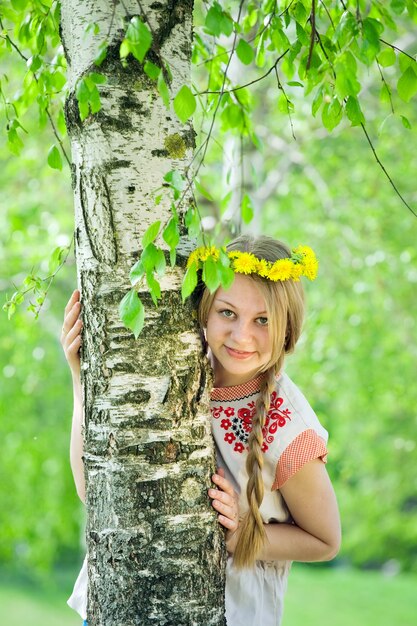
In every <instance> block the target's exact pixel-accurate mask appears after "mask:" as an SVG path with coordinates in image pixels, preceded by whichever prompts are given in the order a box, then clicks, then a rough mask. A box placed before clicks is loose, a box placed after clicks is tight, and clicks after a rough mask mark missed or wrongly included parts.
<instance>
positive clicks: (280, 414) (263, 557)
mask: <svg viewBox="0 0 417 626" xmlns="http://www.w3.org/2000/svg"><path fill="white" fill-rule="evenodd" d="M227 253H228V256H229V258H230V262H231V267H232V269H233V270H234V272H235V278H234V282H233V284H232V285H231V287H230V288H229V289H227V290H225V289H223V288H219V289H217V291H216V292H215V293H214V294H210V292H209V291H208V290H207V289H204V288H203V289H202V290H201V292H200V293H201V297H200V298H199V302H198V315H199V321H200V324H201V327H202V329H203V331H204V335H205V340H206V344H207V355H208V358H209V361H210V364H211V366H212V369H213V373H214V385H215V386H214V388H213V389H212V390H211V413H212V418H211V421H212V430H213V436H214V439H215V443H216V453H217V462H218V466H219V469H218V470H217V473H216V474H215V475H214V476H213V483H214V484H215V487H216V488H215V489H210V490H209V496H210V498H212V505H213V507H214V509H215V510H216V511H217V512H218V520H219V523H220V524H222V525H223V526H224V527H225V528H226V529H227V534H226V546H227V550H228V561H227V569H226V621H227V624H228V626H260V625H261V624H262V626H278V625H279V624H280V622H281V617H282V611H283V597H284V594H285V589H286V582H287V577H288V573H289V569H290V565H291V561H294V560H296V561H326V560H330V559H332V558H333V557H334V556H335V555H336V554H337V552H338V550H339V545H340V534H341V533H340V520H339V513H338V508H337V503H336V498H335V494H334V491H333V488H332V485H331V482H330V479H329V476H328V474H327V472H326V468H325V461H326V458H327V449H326V443H327V432H326V431H325V429H324V428H323V427H322V426H321V424H320V422H319V420H318V418H317V416H316V415H315V413H314V411H313V410H312V408H311V407H310V405H309V404H308V402H307V400H306V399H305V397H304V396H303V395H302V393H301V392H300V390H299V389H298V388H297V387H296V385H295V384H294V383H293V382H292V381H291V380H290V378H289V377H288V376H287V375H286V373H285V372H284V371H283V365H284V357H285V355H286V354H288V353H290V352H292V351H293V349H294V347H295V344H296V342H297V340H298V338H299V336H300V332H301V326H302V320H303V312H304V298H303V290H302V284H301V281H300V278H301V277H302V276H306V277H308V278H310V279H313V278H314V277H315V274H316V272H317V261H316V259H315V256H314V253H313V252H312V251H311V249H310V248H307V247H299V248H296V249H295V250H293V251H290V250H289V249H288V248H287V247H286V246H285V245H284V244H282V243H281V242H278V241H276V240H274V239H271V238H269V237H259V238H257V239H254V238H252V237H245V236H244V237H240V238H238V239H236V240H234V241H233V242H232V243H230V244H229V245H228V246H227ZM218 254H219V252H218V251H217V250H216V249H214V248H210V249H208V248H203V249H198V250H196V251H195V252H194V253H192V255H191V256H190V259H189V265H191V264H193V263H194V264H195V266H196V268H197V269H199V268H200V267H201V264H202V261H204V260H205V259H206V258H207V256H209V255H212V256H213V257H214V258H217V257H218ZM79 312H80V305H79V293H78V292H77V291H75V292H74V294H73V296H72V298H71V299H70V301H69V303H68V305H67V308H66V310H65V322H64V329H63V336H62V339H61V341H62V345H63V347H64V350H65V354H66V357H67V360H68V363H69V365H70V367H71V370H72V372H73V380H74V400H75V408H74V419H73V435H72V443H71V463H72V468H73V472H74V478H75V482H76V485H77V491H78V493H79V495H80V497H81V499H82V500H83V499H84V475H83V468H82V461H81V462H80V458H81V454H82V441H81V436H80V433H81V406H80V405H79V398H80V397H81V396H80V393H79V391H80V387H79V359H78V350H79V347H80V331H81V326H82V323H81V322H80V321H79V320H78V315H79ZM83 569H84V572H83V570H82V571H81V573H80V577H79V579H78V580H77V583H76V586H75V588H74V593H73V596H71V598H70V600H69V603H70V605H71V606H73V607H74V608H76V610H79V612H80V614H81V615H82V617H83V618H84V619H85V597H86V585H87V580H86V564H84V567H83ZM77 594H78V595H77ZM77 597H78V601H77ZM80 599H81V600H82V601H83V603H84V604H83V607H84V611H81V610H80V607H81V600H80Z"/></svg>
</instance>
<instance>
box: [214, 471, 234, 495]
mask: <svg viewBox="0 0 417 626" xmlns="http://www.w3.org/2000/svg"><path fill="white" fill-rule="evenodd" d="M212 481H213V482H214V484H215V485H217V486H218V487H219V488H220V489H222V491H225V492H226V493H228V494H229V495H231V496H233V495H234V489H233V485H232V483H230V482H229V481H228V480H227V478H224V477H223V476H220V475H219V474H213V476H212Z"/></svg>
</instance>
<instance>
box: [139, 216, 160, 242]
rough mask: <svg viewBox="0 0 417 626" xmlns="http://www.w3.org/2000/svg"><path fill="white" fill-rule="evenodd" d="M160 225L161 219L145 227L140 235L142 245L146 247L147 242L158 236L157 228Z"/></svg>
mask: <svg viewBox="0 0 417 626" xmlns="http://www.w3.org/2000/svg"><path fill="white" fill-rule="evenodd" d="M160 227H161V220H158V221H157V222H154V223H153V224H151V225H150V226H149V228H147V229H146V231H145V233H144V235H143V237H142V247H143V248H146V246H147V245H148V244H150V243H151V242H153V241H155V239H156V238H157V236H158V233H159V229H160Z"/></svg>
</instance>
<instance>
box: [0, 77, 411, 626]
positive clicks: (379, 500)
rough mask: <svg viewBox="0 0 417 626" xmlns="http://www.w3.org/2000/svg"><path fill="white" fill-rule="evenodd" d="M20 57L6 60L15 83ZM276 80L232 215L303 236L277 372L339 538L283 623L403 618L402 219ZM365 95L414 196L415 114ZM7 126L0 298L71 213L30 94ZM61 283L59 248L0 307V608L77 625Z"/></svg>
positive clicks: (407, 455) (357, 160)
mask: <svg viewBox="0 0 417 626" xmlns="http://www.w3.org/2000/svg"><path fill="white" fill-rule="evenodd" d="M20 67H21V66H19V68H20ZM19 68H18V67H17V66H16V70H15V69H14V68H13V77H14V78H13V79H14V80H15V81H16V84H17V83H18V81H19V72H21V69H19ZM10 69H11V68H9V70H10ZM293 91H294V93H293V94H292V95H291V97H292V100H293V101H294V103H295V105H296V111H297V114H296V115H294V118H293V124H294V133H295V135H296V138H297V140H296V141H294V139H293V137H292V131H291V127H290V124H289V120H288V118H287V117H286V116H283V115H282V114H281V113H279V111H278V105H277V93H276V84H275V85H274V84H273V82H272V81H271V82H269V83H265V84H263V85H262V88H260V89H259V91H256V92H254V94H253V98H254V99H255V100H256V101H257V113H256V116H257V119H256V120H255V121H254V124H255V127H256V132H257V134H258V137H259V139H260V141H261V144H262V150H261V151H260V152H258V153H257V154H255V153H253V152H252V151H251V150H252V148H251V147H250V146H249V145H246V144H244V160H243V165H242V168H243V172H244V180H245V191H246V192H247V193H248V194H249V195H250V196H251V198H252V201H253V205H254V208H255V221H254V223H253V224H252V225H250V226H249V230H251V231H252V230H253V231H258V232H264V233H267V234H271V235H273V236H276V237H278V238H280V239H283V240H284V241H286V242H288V243H289V244H290V245H291V246H295V245H297V244H299V243H302V244H306V245H310V246H312V247H313V248H314V250H315V251H316V253H317V255H318V258H319V260H320V273H319V278H318V279H317V280H316V281H315V282H314V283H313V284H311V285H310V284H308V285H307V298H308V315H307V319H306V324H305V331H304V334H303V337H302V339H301V340H300V343H299V346H298V350H297V352H296V354H295V355H294V356H292V357H290V358H289V360H288V365H287V370H288V372H289V374H290V375H291V376H292V378H293V379H294V380H295V382H296V383H297V384H298V385H299V386H300V387H301V389H302V390H303V392H304V393H305V394H306V396H307V397H308V399H309V401H310V403H311V404H312V406H313V407H314V408H315V410H316V412H317V413H318V415H319V417H320V419H321V421H322V423H323V424H324V426H325V427H326V428H327V429H328V431H329V433H330V440H329V463H328V470H329V473H330V475H331V477H332V479H333V482H334V485H335V489H336V492H337V495H338V500H339V504H340V509H341V515H342V522H343V546H342V550H341V552H340V555H339V556H338V558H337V559H336V560H335V561H334V562H332V563H331V564H329V565H328V566H321V565H311V566H306V565H300V564H294V568H293V569H294V571H293V573H292V576H291V577H290V583H289V591H288V598H287V607H286V612H285V624H286V626H304V625H305V624H308V625H309V626H315V624H319V623H320V624H321V626H323V625H324V626H325V625H326V624H329V626H330V624H331V625H332V626H345V625H346V626H350V625H351V624H359V625H360V626H362V625H363V626H373V625H374V624H375V626H376V625H378V626H385V625H387V626H388V624H389V625H390V626H391V625H392V624H393V623H394V624H399V625H401V626H411V624H415V615H416V612H415V609H416V602H415V588H416V583H417V472H416V467H417V449H416V429H417V385H416V384H415V379H416V357H417V342H416V338H417V328H416V314H415V310H416V287H417V251H416V240H417V239H416V232H417V221H416V219H415V218H414V217H413V216H412V215H411V213H410V212H409V211H408V210H407V209H406V207H405V206H404V205H403V204H401V202H400V200H399V198H398V197H397V196H396V195H395V193H394V191H393V189H392V187H391V186H390V185H389V183H388V181H387V180H386V178H385V177H384V176H383V173H382V171H381V169H380V168H379V167H378V166H377V164H376V162H375V160H374V158H373V155H372V152H371V150H370V148H369V146H368V144H367V143H366V140H365V138H364V135H363V133H362V132H361V129H360V128H359V129H358V128H353V129H352V128H348V127H346V126H341V127H339V128H338V129H336V130H335V131H333V133H332V134H331V135H329V134H328V133H327V131H325V130H323V128H322V126H321V123H320V121H317V120H314V119H312V118H311V114H310V109H309V106H310V105H309V104H308V103H306V102H305V100H304V99H303V97H302V96H301V95H298V94H297V88H293ZM375 102H378V99H377V98H376V94H375V93H374V88H372V87H371V86H370V83H369V84H368V85H365V86H364V90H363V94H362V106H363V109H364V111H365V112H366V114H367V119H368V130H369V132H370V134H371V136H372V138H373V141H374V144H375V147H376V148H377V150H378V153H379V156H380V157H381V159H382V161H383V162H384V163H385V165H386V167H387V169H388V170H389V173H390V175H391V177H392V178H393V179H394V180H395V182H396V184H397V186H398V187H399V188H400V190H401V192H402V193H403V194H404V195H405V196H406V198H407V200H408V202H409V203H410V204H412V205H413V206H414V207H416V206H417V192H416V186H415V171H416V166H417V162H416V161H417V156H416V151H415V145H416V136H415V130H414V127H415V124H416V122H417V120H416V114H415V111H413V110H412V109H411V107H410V110H409V111H407V117H408V119H409V120H410V122H411V123H412V129H411V130H406V129H405V128H404V127H403V126H402V124H401V122H400V120H399V117H398V116H396V115H392V114H391V113H390V111H389V110H388V107H387V106H386V105H385V106H386V109H385V110H384V104H383V103H382V104H380V105H375ZM265 120H267V121H268V125H267V126H266V125H265V123H264V121H265ZM24 125H25V128H26V129H27V130H28V135H25V136H24V142H25V143H24V147H23V149H22V152H21V154H20V156H15V155H12V154H10V152H9V151H8V150H7V147H6V146H5V141H4V137H2V143H1V151H0V188H1V198H0V202H1V210H0V241H1V247H0V291H1V294H2V302H4V301H5V300H6V296H11V294H12V293H13V292H14V290H15V289H14V286H13V284H16V285H19V284H20V283H21V282H22V281H23V279H24V278H25V276H26V275H27V274H28V273H29V272H30V271H31V270H32V268H33V267H35V268H36V269H37V271H38V272H39V273H40V274H42V275H44V276H47V275H48V259H49V255H50V253H51V252H52V251H53V249H54V248H55V247H56V246H65V245H68V244H69V243H70V240H71V237H72V232H73V227H74V218H73V200H72V190H71V184H70V174H69V169H68V167H65V168H64V170H63V171H62V172H58V171H56V170H52V169H50V168H49V166H48V165H47V164H46V155H47V152H48V149H49V147H50V145H51V144H52V143H53V142H54V139H53V136H52V133H51V131H50V129H49V128H48V126H45V125H39V120H38V118H37V115H36V111H34V110H32V109H31V110H29V111H28V113H27V114H26V115H24ZM196 128H197V129H198V120H196ZM217 139H219V138H217ZM237 143H239V142H237ZM236 145H237V144H235V145H234V146H233V144H232V148H233V147H236ZM229 147H230V146H229ZM206 162H207V166H206V167H205V168H204V173H202V174H201V182H202V183H203V184H204V186H205V187H206V188H207V189H210V191H211V193H212V195H213V197H214V202H212V203H209V202H208V201H207V199H205V198H204V197H201V198H200V202H201V206H202V209H203V211H204V213H205V214H206V216H209V215H212V216H214V217H215V220H216V221H217V222H218V221H219V220H220V219H221V218H222V216H221V214H220V213H221V212H220V210H219V207H220V206H221V201H222V198H224V196H225V195H226V193H227V190H228V188H227V186H226V185H225V183H224V179H225V171H226V170H227V169H228V167H229V164H228V161H227V159H226V158H225V157H224V155H223V154H222V151H221V149H220V146H219V144H217V143H213V144H212V147H211V150H210V151H209V152H208V154H207V159H206ZM240 167H241V166H240V165H239V168H240ZM223 217H224V216H223ZM75 287H76V272H75V265H74V260H73V254H72V253H71V254H70V256H69V258H68V261H67V263H66V265H65V266H64V268H63V269H62V270H61V271H60V272H59V274H58V275H57V277H56V279H55V281H54V283H53V284H52V286H51V289H50V291H49V295H48V297H47V299H46V301H45V303H44V305H43V307H42V310H41V313H40V316H39V319H38V320H37V321H34V319H33V315H32V314H31V313H28V312H27V311H25V307H24V306H22V307H20V309H19V310H18V312H17V313H16V314H15V315H14V316H13V317H12V319H11V320H10V321H8V320H7V315H6V314H5V313H4V312H1V316H0V383H1V390H0V415H1V421H0V438H1V441H2V449H1V455H0V481H1V485H2V489H1V491H0V510H1V512H2V513H1V516H0V606H1V607H2V608H1V613H2V616H4V623H7V624H8V626H20V625H23V624H31V626H38V625H39V626H41V625H42V626H49V625H52V624H63V625H66V624H68V626H70V625H72V624H73V625H74V626H75V625H76V624H79V623H80V620H79V619H78V616H77V615H76V614H75V613H74V612H73V611H71V609H69V608H68V607H67V606H66V604H65V601H66V598H67V597H68V595H69V594H70V592H71V589H72V585H73V582H74V580H75V577H76V575H77V573H78V569H79V567H80V565H81V562H82V558H83V551H84V537H83V529H84V511H83V508H82V505H81V504H80V502H79V501H78V499H77V496H76V493H75V488H74V485H73V481H72V476H71V471H70V465H69V437H70V427H71V413H72V393H71V378H70V374H69V370H68V368H67V366H66V362H65V358H64V355H63V353H62V350H61V346H60V344H59V335H60V330H61V326H62V319H63V310H64V307H65V304H66V302H67V300H68V298H69V296H70V294H71V292H72V290H73V289H74V288H75ZM2 623H3V621H2Z"/></svg>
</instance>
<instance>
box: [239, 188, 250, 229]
mask: <svg viewBox="0 0 417 626" xmlns="http://www.w3.org/2000/svg"><path fill="white" fill-rule="evenodd" d="M240 214H241V216H242V220H243V221H244V222H245V224H249V222H251V221H252V219H253V206H252V202H251V199H250V197H249V196H248V194H247V193H245V195H244V196H243V199H242V206H241V207H240Z"/></svg>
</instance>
